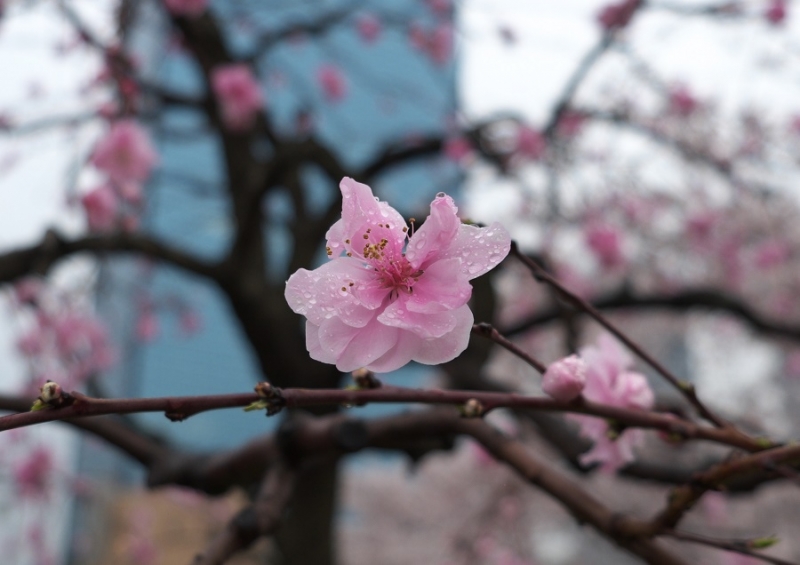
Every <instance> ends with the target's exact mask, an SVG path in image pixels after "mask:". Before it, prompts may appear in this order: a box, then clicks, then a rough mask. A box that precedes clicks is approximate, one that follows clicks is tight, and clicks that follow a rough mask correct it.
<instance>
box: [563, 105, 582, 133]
mask: <svg viewBox="0 0 800 565" xmlns="http://www.w3.org/2000/svg"><path fill="white" fill-rule="evenodd" d="M585 123H586V116H585V115H584V114H583V113H582V112H578V111H575V110H567V111H566V112H564V113H563V114H562V115H561V118H559V120H558V133H559V135H561V136H563V137H575V136H576V135H578V134H579V133H580V132H581V130H582V129H583V125H584V124H585Z"/></svg>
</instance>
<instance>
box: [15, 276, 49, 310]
mask: <svg viewBox="0 0 800 565" xmlns="http://www.w3.org/2000/svg"><path fill="white" fill-rule="evenodd" d="M43 288H44V283H43V282H42V279H40V278H38V277H25V278H24V279H22V280H20V281H19V282H17V283H16V284H15V285H14V297H15V298H16V299H17V301H18V302H19V303H20V304H35V303H36V301H37V300H38V299H39V295H40V294H41V293H42V289H43Z"/></svg>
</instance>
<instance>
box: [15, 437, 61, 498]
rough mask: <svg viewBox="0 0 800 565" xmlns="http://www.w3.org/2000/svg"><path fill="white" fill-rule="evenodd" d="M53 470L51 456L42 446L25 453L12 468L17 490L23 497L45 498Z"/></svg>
mask: <svg viewBox="0 0 800 565" xmlns="http://www.w3.org/2000/svg"><path fill="white" fill-rule="evenodd" d="M52 470H53V457H52V455H51V454H50V452H49V451H48V450H47V449H45V448H44V447H37V448H36V449H34V450H32V451H31V452H30V453H28V454H27V456H26V457H25V459H23V460H22V461H20V462H19V463H18V464H17V466H16V467H15V468H14V481H15V483H16V487H17V492H18V493H19V494H20V495H21V496H23V497H31V498H45V497H46V496H47V493H48V485H49V482H50V476H51V473H52Z"/></svg>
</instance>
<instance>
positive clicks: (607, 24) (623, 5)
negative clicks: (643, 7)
mask: <svg viewBox="0 0 800 565" xmlns="http://www.w3.org/2000/svg"><path fill="white" fill-rule="evenodd" d="M640 2H641V0H622V1H621V2H617V3H616V4H607V5H606V6H604V7H603V8H602V9H601V10H600V12H599V13H598V14H597V21H598V22H599V23H600V25H601V26H602V27H603V28H604V29H605V30H612V29H617V28H623V27H626V26H627V25H628V24H629V23H630V21H631V18H633V15H634V14H635V13H636V10H637V9H638V8H639V4H640Z"/></svg>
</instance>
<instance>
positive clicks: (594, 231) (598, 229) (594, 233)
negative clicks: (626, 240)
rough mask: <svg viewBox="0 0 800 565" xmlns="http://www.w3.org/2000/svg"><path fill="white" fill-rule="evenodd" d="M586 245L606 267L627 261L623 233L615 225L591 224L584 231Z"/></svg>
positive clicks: (619, 264)
mask: <svg viewBox="0 0 800 565" xmlns="http://www.w3.org/2000/svg"><path fill="white" fill-rule="evenodd" d="M583 235H584V239H585V241H586V245H588V246H589V249H591V250H592V252H593V253H594V254H595V256H596V257H597V259H598V260H599V261H600V264H601V265H602V266H603V267H604V268H606V269H613V268H616V267H619V266H621V265H623V264H624V263H625V255H624V254H623V251H622V234H621V233H620V232H619V230H618V229H616V228H615V227H613V226H609V225H605V224H590V225H589V226H587V227H586V229H585V231H584V234H583Z"/></svg>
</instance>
